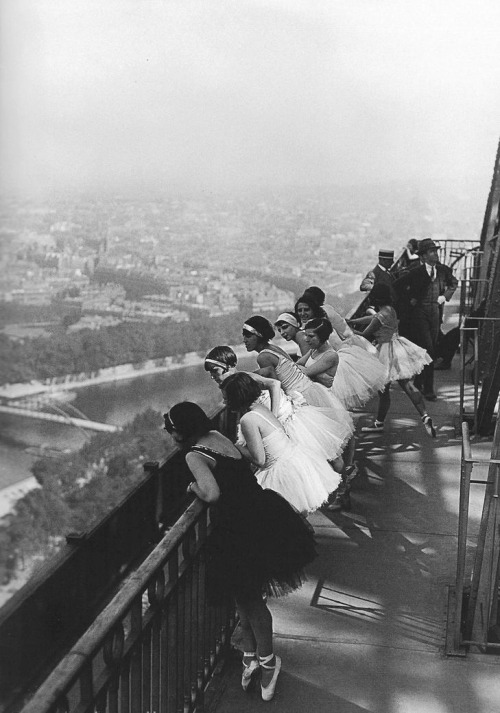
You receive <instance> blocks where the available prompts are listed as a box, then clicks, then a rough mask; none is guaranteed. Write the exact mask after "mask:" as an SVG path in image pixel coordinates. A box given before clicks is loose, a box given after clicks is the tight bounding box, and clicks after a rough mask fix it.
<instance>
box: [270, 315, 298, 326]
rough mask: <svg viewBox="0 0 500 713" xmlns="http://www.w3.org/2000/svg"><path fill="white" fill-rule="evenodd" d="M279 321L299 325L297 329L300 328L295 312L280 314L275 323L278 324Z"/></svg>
mask: <svg viewBox="0 0 500 713" xmlns="http://www.w3.org/2000/svg"><path fill="white" fill-rule="evenodd" d="M279 322H286V323H287V324H291V325H292V327H297V329H299V327H300V324H299V323H298V321H297V320H296V319H295V317H294V316H293V314H288V312H283V314H280V315H279V317H278V319H277V320H276V322H275V323H274V324H278V323H279Z"/></svg>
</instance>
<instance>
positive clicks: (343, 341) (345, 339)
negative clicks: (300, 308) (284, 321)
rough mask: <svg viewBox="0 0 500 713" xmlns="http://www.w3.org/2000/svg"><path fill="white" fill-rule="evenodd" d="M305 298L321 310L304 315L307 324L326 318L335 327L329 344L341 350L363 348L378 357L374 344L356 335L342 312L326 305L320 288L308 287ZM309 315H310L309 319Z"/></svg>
mask: <svg viewBox="0 0 500 713" xmlns="http://www.w3.org/2000/svg"><path fill="white" fill-rule="evenodd" d="M304 297H306V298H311V299H313V300H314V301H315V302H316V303H317V304H318V306H319V308H320V310H321V311H316V310H315V311H314V312H311V311H308V312H306V313H305V314H304V319H305V321H306V322H307V321H308V320H309V319H314V318H315V317H317V318H319V317H326V319H327V320H328V321H329V322H330V323H331V325H332V327H333V332H332V335H331V337H330V339H329V342H330V344H331V345H332V347H334V349H340V348H342V347H346V346H349V345H351V346H356V347H361V349H364V350H365V351H367V352H369V353H370V354H373V355H374V356H377V349H376V348H375V347H374V346H373V344H372V343H371V342H369V341H368V340H367V339H365V338H364V337H362V336H361V334H355V333H354V332H353V330H352V329H351V328H350V327H349V325H348V324H347V322H346V320H345V318H344V317H342V315H341V314H340V312H338V311H337V310H336V309H335V307H334V306H333V305H330V304H325V297H326V295H325V293H324V292H323V290H322V289H321V288H320V287H316V285H312V287H308V288H307V290H304V295H303V297H302V299H303V298H304ZM322 313H323V314H322ZM307 314H309V316H308V317H307ZM303 324H304V323H303ZM306 351H307V349H305V350H304V351H303V352H302V355H304V354H305V352H306Z"/></svg>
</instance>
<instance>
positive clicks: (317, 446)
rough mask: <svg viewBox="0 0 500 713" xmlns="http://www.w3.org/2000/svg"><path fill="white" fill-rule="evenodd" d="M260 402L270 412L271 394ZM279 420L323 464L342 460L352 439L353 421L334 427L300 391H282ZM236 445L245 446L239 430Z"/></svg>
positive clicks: (324, 414)
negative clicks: (316, 455) (345, 448)
mask: <svg viewBox="0 0 500 713" xmlns="http://www.w3.org/2000/svg"><path fill="white" fill-rule="evenodd" d="M257 401H258V402H259V403H260V404H262V405H263V406H265V407H266V408H268V409H269V410H271V397H270V395H269V392H267V391H263V392H262V393H261V395H260V396H259V398H258V399H257ZM276 418H277V419H278V421H279V422H280V423H281V425H282V426H283V428H284V430H285V433H286V435H287V436H288V437H289V438H290V440H291V441H292V442H293V443H295V444H297V445H298V446H301V447H303V448H308V449H309V450H311V451H314V452H315V453H317V454H319V455H321V457H322V458H323V459H324V460H335V458H337V457H338V456H340V455H341V454H342V452H343V450H344V447H345V444H346V442H347V441H348V440H349V438H350V437H351V435H352V425H351V424H352V421H347V420H344V421H342V420H338V421H337V422H336V423H333V421H332V419H331V418H329V417H328V415H327V414H326V413H323V412H322V410H321V409H319V408H314V407H313V406H309V405H308V404H307V402H306V400H305V399H304V397H303V396H302V394H300V393H299V392H298V391H294V392H292V393H291V394H290V395H289V396H287V395H286V394H285V393H284V391H283V390H282V391H281V393H280V402H279V408H278V413H277V414H276ZM237 443H239V444H241V445H245V439H244V438H243V435H242V434H241V429H240V427H239V426H238V439H237Z"/></svg>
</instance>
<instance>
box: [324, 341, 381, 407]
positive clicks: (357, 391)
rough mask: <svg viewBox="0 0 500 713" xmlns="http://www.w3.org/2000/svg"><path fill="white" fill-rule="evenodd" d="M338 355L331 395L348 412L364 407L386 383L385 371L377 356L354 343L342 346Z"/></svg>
mask: <svg viewBox="0 0 500 713" xmlns="http://www.w3.org/2000/svg"><path fill="white" fill-rule="evenodd" d="M365 341H367V340H365ZM337 354H338V357H339V364H338V367H337V373H336V374H335V378H334V380H333V384H332V386H331V390H332V393H333V394H335V396H337V398H338V399H339V401H340V402H341V403H342V404H343V405H344V406H345V408H346V409H348V410H352V409H356V408H358V409H359V408H363V406H364V405H365V404H366V403H367V402H368V401H370V399H372V398H373V397H374V396H375V395H376V394H377V392H378V391H380V390H381V389H383V388H384V386H385V384H386V383H387V379H386V374H387V372H386V368H385V367H384V366H383V365H382V364H381V363H380V359H379V358H377V356H375V355H373V354H370V353H369V352H368V351H366V350H365V349H362V348H361V347H358V346H355V345H352V344H345V345H343V346H341V347H340V349H339V350H338V351H337Z"/></svg>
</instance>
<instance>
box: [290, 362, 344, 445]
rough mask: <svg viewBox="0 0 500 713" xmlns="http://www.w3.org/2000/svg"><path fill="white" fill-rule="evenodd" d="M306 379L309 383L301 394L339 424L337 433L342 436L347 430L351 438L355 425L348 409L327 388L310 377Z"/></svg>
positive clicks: (310, 403) (310, 404)
mask: <svg viewBox="0 0 500 713" xmlns="http://www.w3.org/2000/svg"><path fill="white" fill-rule="evenodd" d="M304 376H305V375H304ZM306 378H307V379H308V382H309V383H308V384H307V385H306V386H305V388H304V391H301V392H300V393H301V394H302V396H303V397H304V398H305V400H306V401H307V403H308V404H309V406H314V408H316V409H317V410H318V411H319V412H320V413H322V414H323V415H324V416H327V417H328V418H329V419H330V420H331V421H333V422H334V423H335V424H337V428H336V433H338V434H339V435H342V434H343V433H345V432H346V430H347V431H348V433H349V437H350V436H351V435H352V434H353V433H354V423H353V420H352V417H351V415H350V413H349V412H348V411H347V409H346V407H345V406H344V405H343V404H342V402H341V401H340V399H339V398H338V397H337V396H336V395H335V394H334V393H333V392H332V391H330V389H328V388H327V387H326V386H323V384H318V383H317V382H315V381H311V380H310V379H309V377H306Z"/></svg>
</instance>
